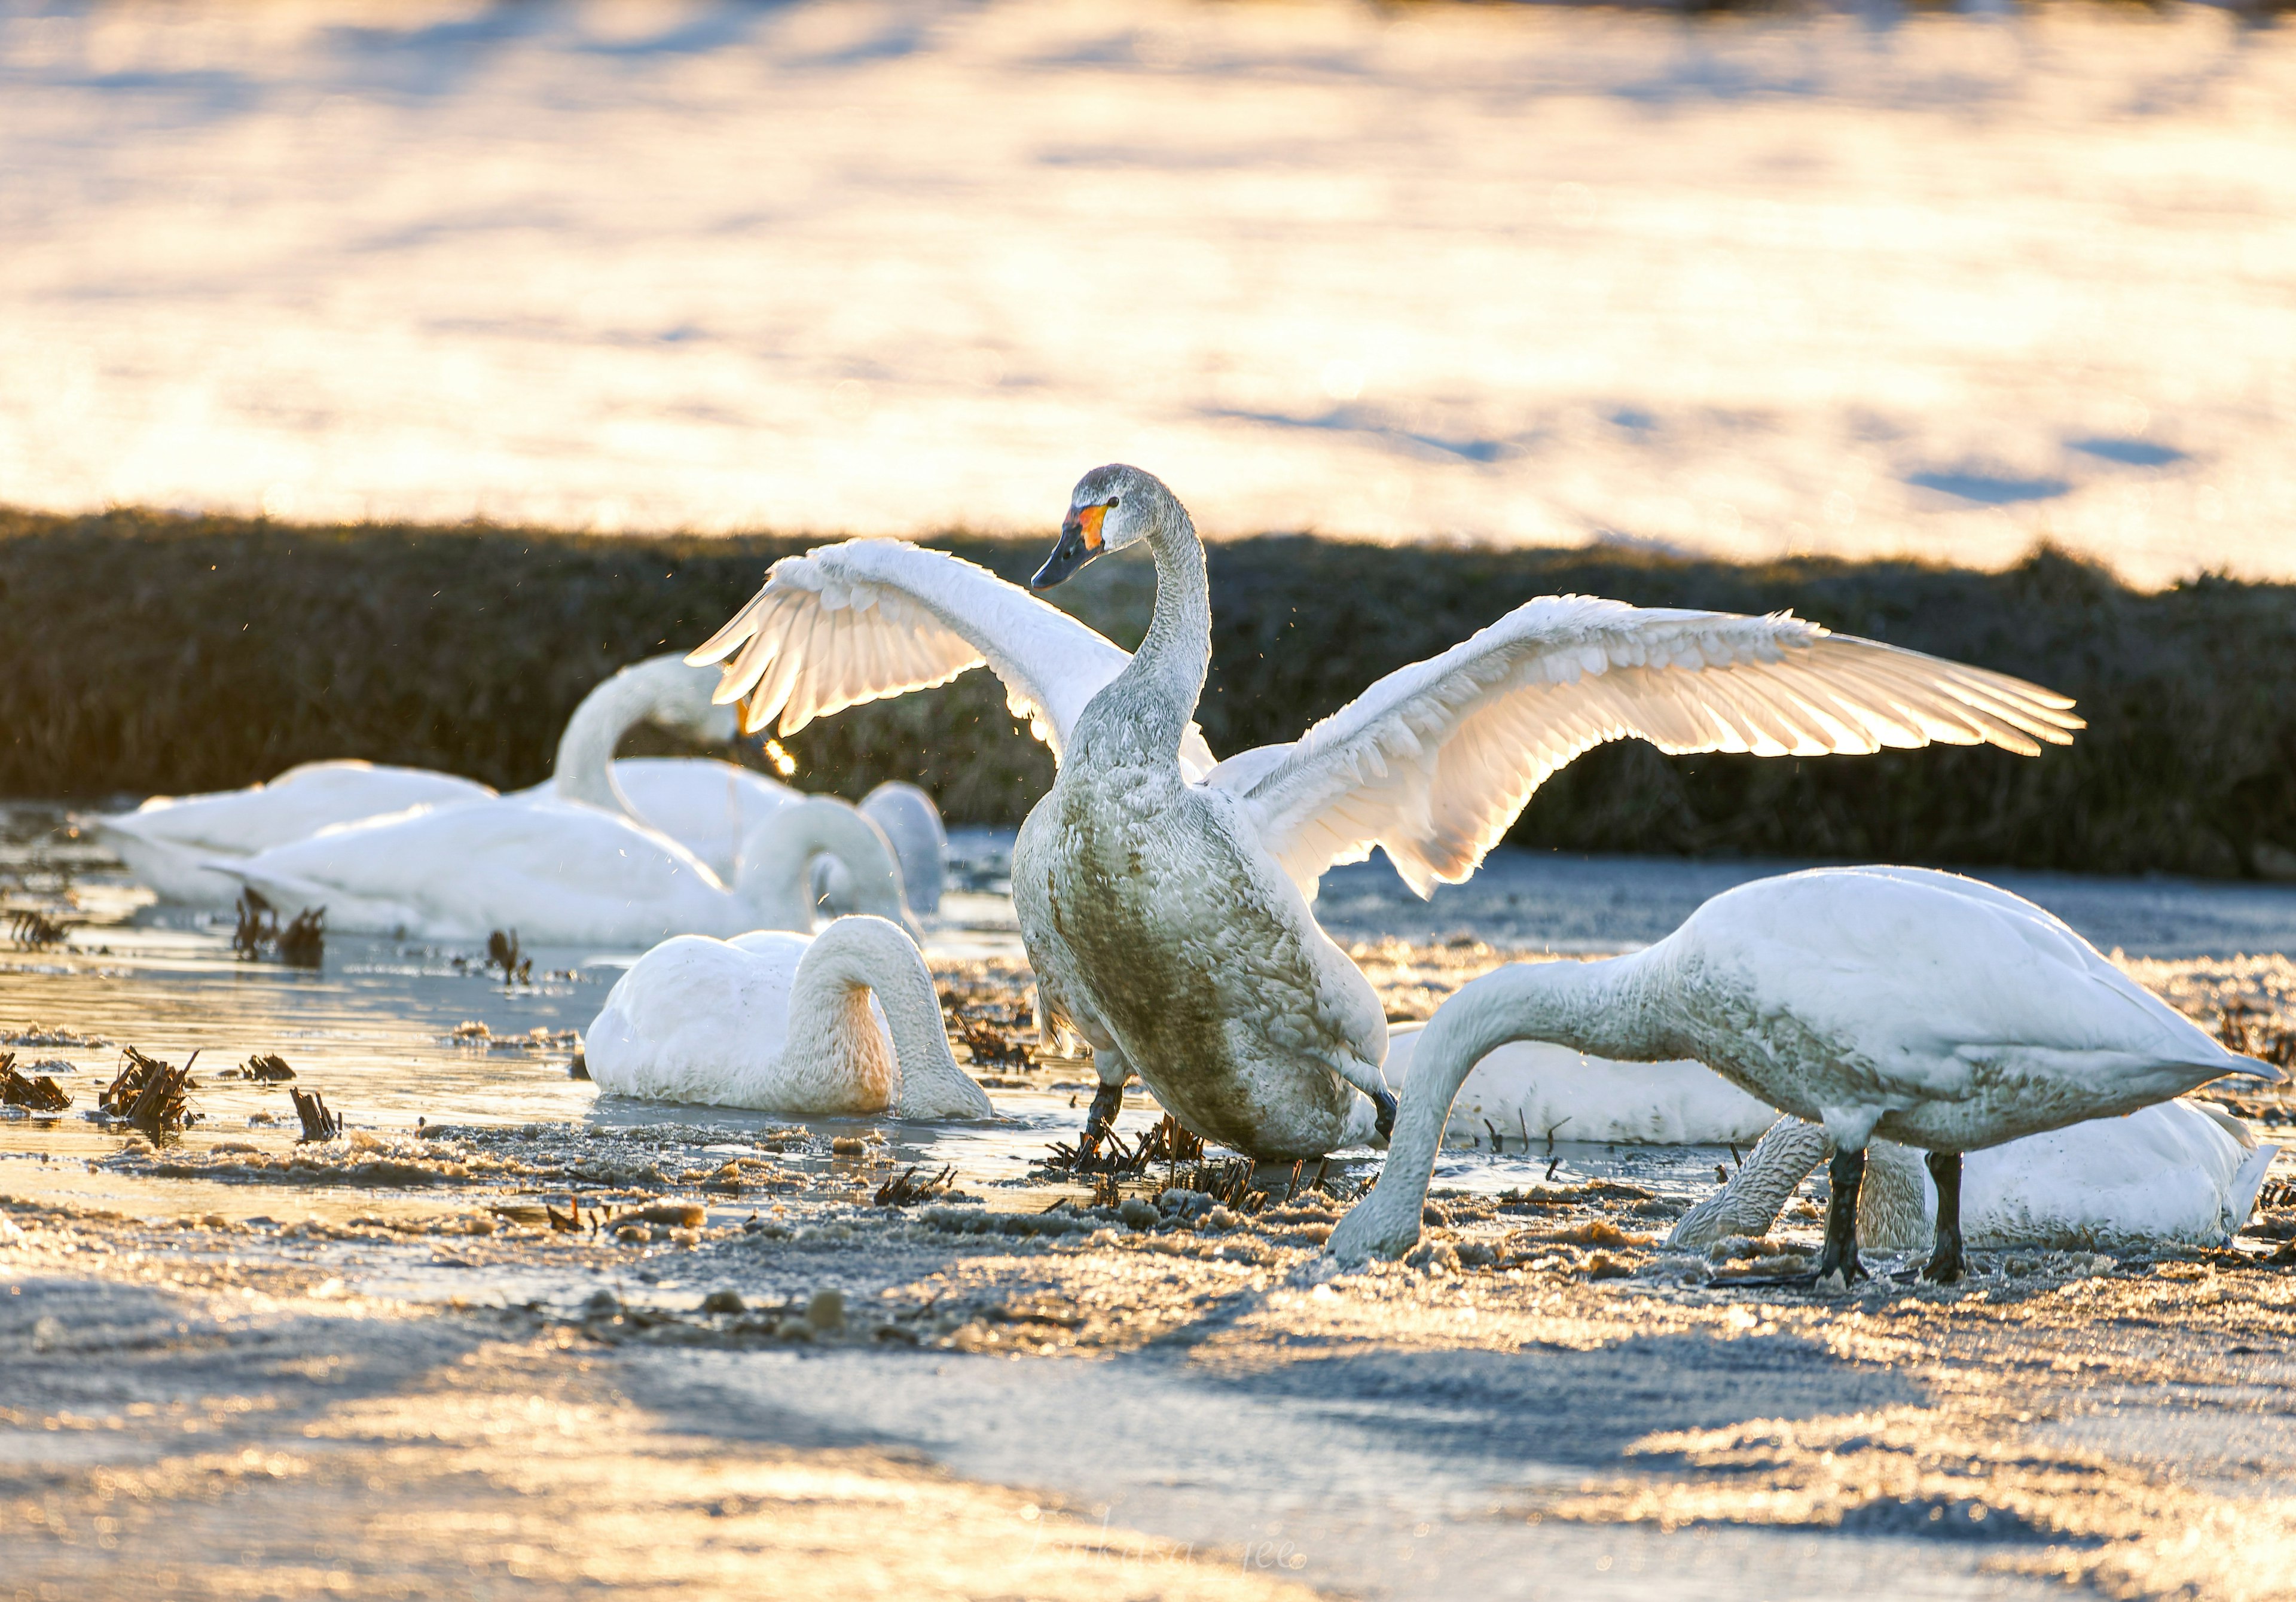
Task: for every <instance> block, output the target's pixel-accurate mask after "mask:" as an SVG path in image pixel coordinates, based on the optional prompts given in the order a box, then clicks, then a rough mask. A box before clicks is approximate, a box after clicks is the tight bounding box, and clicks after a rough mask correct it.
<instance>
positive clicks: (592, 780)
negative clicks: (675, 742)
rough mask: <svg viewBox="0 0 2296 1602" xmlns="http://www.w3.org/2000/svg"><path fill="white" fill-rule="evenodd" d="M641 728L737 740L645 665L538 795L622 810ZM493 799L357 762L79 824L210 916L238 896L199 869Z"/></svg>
mask: <svg viewBox="0 0 2296 1602" xmlns="http://www.w3.org/2000/svg"><path fill="white" fill-rule="evenodd" d="M648 720H652V721H654V722H658V723H661V724H664V725H666V726H667V727H671V728H675V729H677V730H679V731H680V732H682V733H685V734H687V735H692V736H693V737H694V738H696V739H701V740H707V741H712V742H717V743H723V742H726V741H729V740H731V739H733V738H734V735H735V734H736V733H737V732H738V730H737V728H736V727H735V719H734V715H733V713H732V711H731V709H729V708H726V707H719V706H713V705H712V704H711V702H710V700H709V675H707V674H704V673H700V672H697V671H696V670H694V669H693V668H690V667H687V666H686V665H685V661H684V660H683V659H682V658H680V657H676V656H658V657H653V658H651V659H649V660H648V661H642V662H638V663H636V664H635V665H633V666H631V667H627V668H625V669H623V670H621V671H620V672H619V673H616V674H615V675H613V676H612V677H611V678H608V679H607V680H606V681H605V682H604V683H603V684H601V685H599V686H596V687H595V688H594V689H593V690H591V692H590V693H589V694H587V695H586V696H584V697H583V699H582V703H581V704H580V705H579V706H578V707H576V708H575V709H574V713H573V715H572V716H571V717H570V718H569V719H567V723H566V728H565V732H564V733H563V734H562V735H560V736H559V741H558V756H557V760H556V762H555V764H554V765H553V768H552V776H551V777H550V779H549V780H547V781H545V786H544V787H547V788H549V789H550V790H552V791H553V793H558V794H561V795H563V796H566V797H568V798H569V799H573V800H581V801H590V802H591V803H593V804H594V805H597V806H602V807H605V808H607V809H610V810H614V811H625V812H626V811H627V810H629V803H628V801H627V797H625V796H623V795H622V794H621V793H619V790H618V788H617V786H616V785H615V782H614V778H615V776H614V774H613V771H612V768H613V766H615V765H614V764H612V757H613V754H614V745H615V743H616V742H617V741H619V739H620V738H621V737H622V735H624V734H626V733H627V732H628V730H629V729H630V728H631V727H633V726H634V725H635V724H638V723H641V722H645V721H648ZM494 799H496V796H495V792H494V791H493V790H492V789H491V788H490V787H488V785H481V784H480V783H479V782H478V781H477V780H476V779H466V778H462V777H458V776H455V775H454V774H451V773H433V772H431V771H430V770H429V769H427V768H393V767H387V766H379V765H377V764H375V763H373V762H362V761H330V762H305V763H303V764H301V765H300V766H299V767H295V768H289V769H288V770H287V771H286V772H284V773H283V774H281V775H280V776H278V777H277V778H275V779H273V780H271V781H270V782H269V783H268V784H262V785H250V786H248V787H247V788H246V789H244V790H225V791H217V792H213V793H209V794H205V795H182V796H173V795H155V796H153V797H152V799H151V800H149V801H145V802H144V803H143V805H142V806H141V807H138V808H137V809H135V811H133V812H118V813H108V814H104V815H102V816H97V817H86V818H83V819H81V820H80V822H81V823H82V825H83V826H85V827H86V828H87V829H88V830H89V831H90V832H91V833H92V834H94V835H95V837H96V838H97V839H98V840H100V841H102V842H103V844H104V845H105V846H106V847H107V848H108V849H110V850H111V851H112V852H114V853H115V854H116V855H118V857H119V859H120V860H121V861H123V862H125V863H126V864H127V868H128V871H129V872H130V873H132V874H134V875H135V877H136V880H137V882H138V883H143V884H145V885H148V886H150V887H151V889H152V891H154V892H155V893H157V894H158V896H159V898H160V900H163V901H178V902H184V903H186V904H189V905H192V906H195V907H217V906H228V905H229V904H230V903H231V901H232V900H233V898H234V897H235V896H237V895H238V893H239V881H237V880H236V879H234V878H233V877H231V876H230V875H227V874H224V873H221V872H218V871H217V870H216V869H215V868H213V867H207V866H203V865H204V864H208V863H210V862H212V861H214V860H215V859H220V858H234V857H251V856H253V855H254V854H255V853H256V852H258V851H262V850H269V849H270V848H271V847H273V846H278V845H286V844H290V843H291V842H295V841H298V840H307V839H308V838H309V837H310V836H312V835H314V834H317V833H318V832H319V831H320V830H322V829H325V828H332V827H333V826H337V825H339V824H347V823H356V822H357V821H359V820H360V819H362V818H368V817H381V816H382V815H383V814H385V813H389V812H403V811H405V810H406V809H408V808H410V807H440V806H453V805H456V804H459V803H462V802H465V801H492V800H494Z"/></svg>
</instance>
